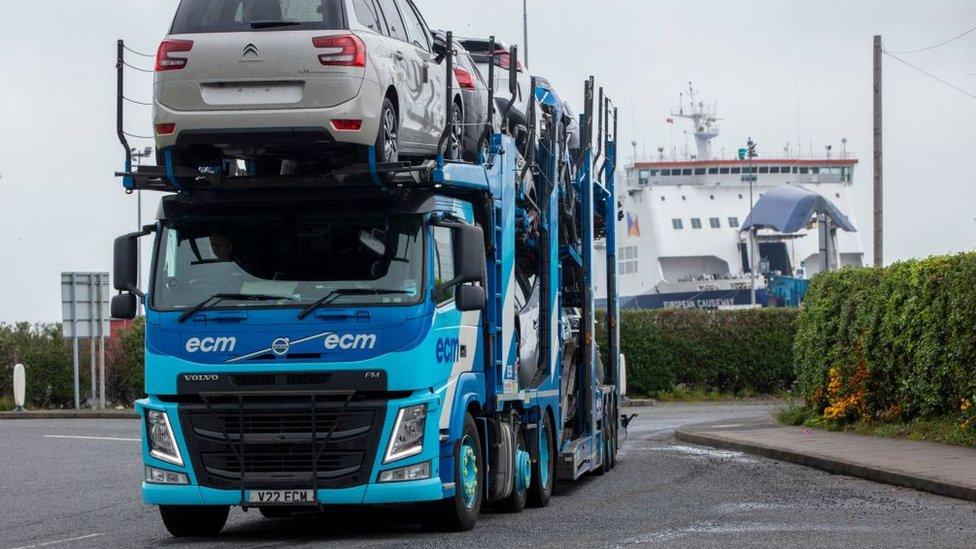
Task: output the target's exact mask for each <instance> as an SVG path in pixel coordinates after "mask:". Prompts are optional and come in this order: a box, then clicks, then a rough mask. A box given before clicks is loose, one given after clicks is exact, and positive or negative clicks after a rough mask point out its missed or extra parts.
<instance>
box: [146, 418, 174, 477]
mask: <svg viewBox="0 0 976 549" xmlns="http://www.w3.org/2000/svg"><path fill="white" fill-rule="evenodd" d="M146 433H147V435H148V437H149V455H151V456H152V457H154V458H156V459H160V460H162V461H165V462H167V463H172V464H173V465H178V466H180V467H182V466H183V457H182V456H180V449H179V448H178V447H177V446H176V437H175V436H173V428H172V427H170V425H169V416H168V415H167V414H166V412H159V411H157V410H147V412H146Z"/></svg>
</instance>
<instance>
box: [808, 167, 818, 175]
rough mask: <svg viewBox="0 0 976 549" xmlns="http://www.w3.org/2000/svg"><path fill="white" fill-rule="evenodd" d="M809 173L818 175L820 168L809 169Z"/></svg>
mask: <svg viewBox="0 0 976 549" xmlns="http://www.w3.org/2000/svg"><path fill="white" fill-rule="evenodd" d="M810 173H814V174H819V173H820V168H810Z"/></svg>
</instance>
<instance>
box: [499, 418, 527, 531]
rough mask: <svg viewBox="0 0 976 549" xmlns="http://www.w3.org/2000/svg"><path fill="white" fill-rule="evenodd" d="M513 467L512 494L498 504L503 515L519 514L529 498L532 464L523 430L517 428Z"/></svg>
mask: <svg viewBox="0 0 976 549" xmlns="http://www.w3.org/2000/svg"><path fill="white" fill-rule="evenodd" d="M514 460H515V463H514V466H513V467H512V471H514V474H515V486H514V487H513V488H512V493H511V494H509V496H508V497H507V498H505V499H503V500H501V501H500V502H499V503H498V510H499V511H501V512H503V513H520V512H521V511H522V509H525V503H526V501H527V500H528V497H529V485H530V484H531V482H532V464H531V458H530V457H529V452H528V445H527V444H526V443H525V429H522V428H521V427H520V428H519V431H518V434H517V435H516V443H515V456H514Z"/></svg>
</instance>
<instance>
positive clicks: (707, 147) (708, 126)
mask: <svg viewBox="0 0 976 549" xmlns="http://www.w3.org/2000/svg"><path fill="white" fill-rule="evenodd" d="M688 100H689V105H688V108H686V106H685V101H684V94H682V95H681V100H680V103H679V105H678V107H677V108H676V109H673V110H672V111H671V116H673V117H675V118H685V119H687V120H691V122H692V124H694V135H695V144H696V145H697V146H698V156H697V159H698V160H712V140H713V139H715V138H716V137H718V134H719V128H718V125H717V123H718V121H719V120H720V119H719V118H718V115H717V113H716V111H717V108H709V106H708V105H707V104H706V103H705V102H704V101H697V102H696V100H695V88H694V86H692V84H691V82H688Z"/></svg>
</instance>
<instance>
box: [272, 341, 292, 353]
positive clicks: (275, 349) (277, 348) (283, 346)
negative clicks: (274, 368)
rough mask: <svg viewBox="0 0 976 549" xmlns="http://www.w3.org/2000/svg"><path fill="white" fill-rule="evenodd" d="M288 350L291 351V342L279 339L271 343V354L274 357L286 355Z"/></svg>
mask: <svg viewBox="0 0 976 549" xmlns="http://www.w3.org/2000/svg"><path fill="white" fill-rule="evenodd" d="M289 349H291V342H290V341H288V338H285V337H279V338H278V339H276V340H274V341H272V342H271V352H272V353H274V354H275V355H276V356H285V355H287V354H288V350H289Z"/></svg>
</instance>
